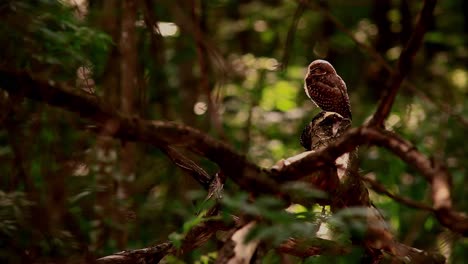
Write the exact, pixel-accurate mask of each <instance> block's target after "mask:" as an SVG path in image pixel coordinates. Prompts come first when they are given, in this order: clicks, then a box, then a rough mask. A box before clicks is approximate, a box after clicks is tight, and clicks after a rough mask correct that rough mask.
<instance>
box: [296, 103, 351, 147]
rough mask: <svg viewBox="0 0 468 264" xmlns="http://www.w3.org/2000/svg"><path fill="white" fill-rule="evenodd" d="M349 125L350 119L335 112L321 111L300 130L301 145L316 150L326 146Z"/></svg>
mask: <svg viewBox="0 0 468 264" xmlns="http://www.w3.org/2000/svg"><path fill="white" fill-rule="evenodd" d="M350 125H351V120H350V119H348V118H344V117H343V116H341V115H340V114H338V113H335V112H326V111H322V112H320V113H318V114H317V115H316V116H315V117H314V118H313V119H312V121H310V123H309V124H307V126H306V127H305V128H304V130H303V131H302V135H301V139H300V142H301V145H302V146H303V147H304V148H305V149H306V150H318V149H321V148H323V147H326V146H327V145H328V144H330V143H331V142H332V141H334V140H335V139H336V138H338V137H340V136H341V135H342V134H343V133H344V132H345V131H346V129H348V128H349V127H350Z"/></svg>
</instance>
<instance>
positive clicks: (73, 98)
mask: <svg viewBox="0 0 468 264" xmlns="http://www.w3.org/2000/svg"><path fill="white" fill-rule="evenodd" d="M0 88H2V89H4V90H6V91H8V92H10V93H12V94H19V95H23V96H26V97H28V98H30V99H33V100H38V101H42V102H45V103H47V104H50V105H52V106H57V107H60V108H63V109H66V110H69V111H71V112H75V113H78V114H79V115H80V116H81V117H83V118H88V119H90V120H92V121H94V123H95V124H96V125H97V126H98V127H101V128H102V129H104V130H112V131H104V133H105V134H106V135H111V136H114V137H117V138H120V139H123V140H126V141H140V142H146V143H149V144H152V145H154V146H156V147H159V148H165V147H167V146H169V145H170V146H171V147H175V146H181V147H186V148H187V149H188V150H190V151H192V152H194V153H196V154H199V155H202V156H204V157H206V158H208V159H209V160H211V161H213V162H215V163H216V164H218V166H219V167H220V169H221V170H222V171H223V172H224V173H225V174H226V176H228V177H230V178H231V179H233V180H234V182H236V183H237V184H238V185H239V186H241V187H242V188H244V189H245V190H247V191H249V192H252V193H254V194H258V193H263V194H274V195H276V194H279V193H281V191H280V188H279V186H278V185H277V184H276V183H275V182H274V181H273V180H272V179H270V178H269V177H268V176H267V174H266V173H264V172H262V170H261V169H260V168H259V167H258V166H256V165H255V164H253V163H250V162H249V161H247V159H246V158H245V156H243V155H239V154H238V153H237V152H235V151H234V150H233V149H232V148H231V147H230V146H228V145H227V144H225V143H224V142H222V141H219V140H216V139H213V138H211V137H210V136H208V135H206V134H205V133H203V132H201V131H199V130H197V129H194V128H191V127H188V126H185V125H182V124H178V123H174V122H164V121H147V120H142V119H138V118H129V117H124V116H122V115H121V114H120V113H119V112H117V111H115V110H114V109H112V107H109V106H108V105H106V104H105V103H104V102H102V100H100V99H99V98H98V97H96V96H93V95H89V94H85V93H83V92H82V91H79V90H77V89H73V88H71V87H68V86H67V85H65V84H62V83H56V82H54V81H45V80H42V79H40V78H36V77H32V76H31V75H29V74H27V73H25V72H12V71H6V70H0Z"/></svg>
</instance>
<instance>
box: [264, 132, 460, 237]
mask: <svg viewBox="0 0 468 264" xmlns="http://www.w3.org/2000/svg"><path fill="white" fill-rule="evenodd" d="M359 145H377V146H380V147H384V148H386V149H388V150H390V151H391V152H393V153H394V154H395V155H396V156H398V157H399V158H400V159H401V160H403V161H404V162H406V163H407V164H409V165H410V166H412V167H414V168H415V169H416V170H417V171H419V172H420V173H421V175H422V176H424V178H425V179H426V181H427V182H428V183H429V184H430V185H431V188H432V200H433V208H434V209H433V210H434V213H435V216H436V217H437V219H438V220H439V221H440V223H441V224H442V225H444V226H446V227H447V228H449V229H451V230H452V231H455V232H458V233H461V234H464V235H467V234H468V216H467V215H466V214H464V213H460V212H456V211H454V210H453V208H452V201H451V197H450V178H451V177H450V174H449V173H448V171H447V170H446V169H445V167H444V166H442V165H441V164H439V163H438V162H435V161H433V160H431V159H429V158H427V157H426V156H424V155H423V154H422V153H421V152H419V151H418V150H417V149H416V148H415V147H414V146H413V145H411V143H409V142H407V141H406V140H404V139H402V138H400V137H399V136H397V135H396V134H393V133H390V132H388V131H384V130H381V129H377V128H373V127H368V126H362V127H359V128H353V129H350V130H349V131H348V132H347V133H346V134H344V135H343V136H342V137H341V138H339V139H338V140H337V141H335V142H333V143H331V144H330V145H329V146H328V147H327V148H325V149H321V150H319V151H316V152H310V153H309V154H307V155H305V156H304V157H303V158H301V159H298V160H296V161H293V162H292V163H291V164H289V165H288V166H285V167H283V168H282V169H281V170H279V171H273V172H272V173H273V177H274V178H275V180H277V181H278V182H286V181H294V180H298V179H300V178H302V177H304V176H306V175H307V174H308V173H310V172H313V171H317V170H320V169H324V168H326V167H327V166H330V164H332V162H333V161H334V160H335V159H336V158H338V157H339V156H341V155H342V154H344V153H347V152H351V151H353V150H354V149H355V148H356V147H357V146H359Z"/></svg>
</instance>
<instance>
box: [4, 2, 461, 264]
mask: <svg viewBox="0 0 468 264" xmlns="http://www.w3.org/2000/svg"><path fill="white" fill-rule="evenodd" d="M70 2H73V1H54V0H39V1H27V0H7V1H0V16H1V17H2V21H1V22H0V43H1V44H0V46H1V51H0V52H1V56H0V67H1V68H2V69H9V70H12V71H21V70H27V71H28V72H32V73H35V74H37V75H38V76H41V77H43V78H44V79H49V80H51V81H64V82H66V83H68V84H74V83H75V82H76V79H77V78H78V77H77V70H78V69H79V68H80V67H88V68H90V69H91V75H92V79H93V80H94V81H95V88H96V90H98V91H99V93H100V94H104V96H103V98H104V99H103V100H104V101H106V102H111V103H112V100H111V98H112V97H113V96H115V95H116V94H117V97H119V100H118V101H119V102H120V98H121V97H122V95H121V94H120V89H123V88H121V87H120V86H119V85H121V83H120V81H117V82H115V83H112V80H111V78H112V77H115V78H120V77H121V75H122V72H121V64H120V63H121V62H120V61H119V60H121V59H122V58H121V55H122V54H121V53H120V52H119V51H118V49H119V39H118V36H120V33H121V32H117V34H116V32H111V31H112V30H111V29H109V28H112V27H110V26H111V25H112V23H114V22H113V21H114V20H112V17H111V15H110V12H109V10H108V9H106V8H109V6H108V5H107V3H110V2H113V1H106V0H100V1H89V6H88V12H89V13H90V14H93V15H89V16H86V15H81V16H78V15H77V11H76V10H77V9H76V8H75V7H73V4H70ZM116 2H119V3H120V1H116ZM141 2H148V1H141ZM149 2H155V3H154V6H149V7H147V8H148V11H149V12H150V14H152V15H153V19H155V20H156V22H165V23H159V24H158V25H159V33H160V34H157V32H158V31H157V30H155V29H149V28H148V26H147V25H146V24H145V21H144V20H145V19H147V15H145V12H144V10H143V7H139V8H140V9H139V11H138V13H137V16H136V21H134V24H135V25H136V30H137V31H136V36H137V43H136V45H137V51H138V53H137V54H138V58H137V76H135V79H137V84H138V85H136V86H138V88H135V91H136V92H135V93H137V95H136V96H135V97H138V100H137V103H135V104H136V105H137V107H135V108H136V109H138V111H135V113H134V114H135V115H141V116H142V117H144V118H148V119H168V120H175V121H179V122H184V123H186V124H190V125H191V126H194V127H196V128H198V129H200V130H202V131H205V132H206V133H209V134H211V135H212V136H214V137H217V138H222V139H223V140H224V141H226V142H227V143H229V144H230V145H231V146H233V147H234V148H235V149H236V150H237V151H238V152H241V153H244V154H246V156H247V157H248V159H249V160H251V161H253V162H255V163H256V164H258V165H259V166H261V167H270V166H272V165H274V164H275V163H276V162H277V161H278V160H280V159H283V158H287V157H289V156H292V155H295V154H298V153H300V152H302V151H303V150H302V148H301V147H300V145H299V135H300V132H301V131H302V128H303V126H304V125H305V124H306V123H307V122H309V121H310V119H311V118H312V117H313V116H314V115H315V114H316V113H317V112H318V110H317V109H316V108H314V106H313V105H312V103H311V102H310V101H309V100H308V99H307V98H306V96H305V94H304V93H303V88H302V86H303V76H304V74H305V71H306V67H307V64H308V63H309V62H310V61H312V60H313V59H316V58H326V59H327V60H329V61H332V62H333V65H334V66H335V68H336V69H337V71H338V73H339V74H340V76H341V77H342V78H343V79H344V80H345V82H346V84H347V87H348V91H349V93H350V99H351V105H352V111H353V117H354V120H353V124H354V125H359V124H361V123H363V122H364V121H365V120H366V119H367V118H368V117H369V115H370V113H372V112H373V111H374V109H375V107H376V104H377V101H378V99H379V98H380V95H381V91H382V88H383V87H385V86H386V85H387V83H388V79H389V75H388V73H386V72H385V70H384V68H383V67H382V65H379V63H378V62H377V61H376V60H375V59H374V58H373V57H371V55H370V54H369V53H368V51H366V50H362V49H360V47H359V45H357V44H356V42H354V41H353V40H352V39H350V37H349V36H348V35H346V34H345V33H343V32H341V31H339V30H338V28H337V27H336V26H335V25H334V24H333V23H332V22H331V21H329V20H327V19H326V16H325V15H324V14H325V12H326V10H329V11H330V12H331V13H332V15H334V16H335V17H336V18H337V19H338V20H339V21H341V23H343V24H344V25H345V26H346V28H347V29H349V30H350V32H351V33H352V35H353V36H354V37H355V38H356V39H357V40H359V41H362V42H363V43H366V44H369V45H371V46H372V47H375V48H376V49H377V52H379V53H380V54H382V55H383V56H384V58H385V60H386V61H387V62H389V63H390V64H392V65H393V63H394V62H395V59H396V58H397V57H398V55H399V53H400V52H401V49H402V47H403V45H404V43H405V41H406V39H405V34H407V31H411V28H410V26H411V24H410V25H409V26H408V24H405V21H406V19H409V21H410V22H414V20H415V18H416V14H417V12H418V11H419V8H420V3H419V2H420V1H388V2H390V3H391V5H390V6H389V7H388V9H387V10H376V6H377V3H378V1H364V2H363V3H359V4H358V3H351V2H352V1H328V2H329V3H328V7H327V8H325V9H318V10H317V9H314V8H309V7H304V10H303V13H302V16H301V17H300V18H299V20H298V23H297V30H296V31H295V34H293V41H292V42H290V43H288V42H287V41H286V39H287V36H288V34H291V28H290V26H291V25H292V24H293V23H292V19H293V18H292V16H293V14H294V13H295V11H296V8H297V5H298V2H300V1H292V0H284V1H279V0H258V1H249V0H247V1H234V0H216V1H194V2H195V3H197V5H196V7H194V8H193V10H195V11H194V12H195V15H199V16H200V20H202V21H197V22H200V23H199V24H201V25H204V26H201V28H202V29H203V30H204V32H202V33H203V34H201V35H197V33H196V32H197V30H195V28H194V27H195V25H196V23H194V21H192V20H191V19H192V13H191V12H192V10H190V8H188V7H184V6H179V5H178V4H175V3H169V2H170V1H149ZM310 2H314V3H315V2H316V1H310ZM319 2H324V1H319ZM325 2H327V1H325ZM404 3H406V7H407V8H408V11H409V13H404V10H406V9H404V7H405V4H404ZM466 5H467V4H466V1H462V0H456V1H440V3H439V4H438V7H437V8H438V11H437V14H436V18H435V21H434V24H433V25H431V28H430V31H429V32H428V34H427V36H426V38H425V41H424V44H423V47H422V49H421V50H420V51H419V53H418V55H417V57H416V59H415V65H414V67H413V69H412V72H411V73H410V74H409V78H408V82H407V83H409V84H410V85H411V86H413V87H415V90H416V91H419V92H414V90H412V89H411V88H408V87H409V86H408V85H405V86H403V87H402V91H401V93H400V94H399V96H398V97H397V100H396V102H395V105H394V107H393V109H392V113H391V115H390V117H389V118H388V120H387V122H386V126H387V128H389V129H390V130H393V131H396V132H398V133H400V134H401V135H403V136H404V137H405V138H406V139H408V140H409V141H411V142H412V143H413V144H414V145H415V146H417V147H418V149H419V150H421V151H422V152H423V153H424V154H427V155H428V156H433V157H434V158H436V159H440V160H443V161H445V162H446V164H447V166H448V169H449V171H450V173H451V174H452V176H453V179H452V180H453V186H454V187H453V188H454V189H453V201H454V202H455V207H456V208H457V209H459V210H460V211H465V212H466V211H467V210H468V201H467V199H466V186H467V180H466V174H467V171H466V166H465V163H466V157H468V147H467V146H466V144H464V141H465V138H466V131H467V125H466V123H465V124H464V123H463V122H462V121H460V119H463V118H465V117H466V116H468V107H467V103H468V101H467V100H466V98H467V94H468V71H467V70H466V66H467V59H466V57H467V54H468V50H467V47H468V45H467V40H468V39H467V34H466V31H467V30H468V22H467V21H468V20H467V18H468V14H467V13H466V12H467V11H466V10H468V8H466ZM463 7H465V8H463ZM116 8H117V9H118V12H116V13H117V14H119V15H121V14H122V13H124V11H125V10H122V9H121V6H117V7H116ZM407 16H409V17H407ZM96 17H98V19H96ZM109 17H110V18H109ZM382 17H385V18H388V19H386V21H387V22H388V28H386V27H385V25H384V26H383V28H382V25H381V24H379V21H380V18H382ZM102 21H104V22H102ZM109 21H110V22H109ZM116 21H117V22H116V24H115V25H117V26H116V27H117V28H118V29H119V28H120V22H121V21H120V20H119V19H117V20H116ZM171 23H175V24H171ZM171 26H172V27H171ZM174 29H175V32H172V31H171V30H174ZM116 36H117V37H116ZM200 39H201V40H203V41H201V40H200ZM200 41H201V43H202V44H200ZM379 43H384V44H383V45H382V44H379ZM200 47H201V48H200ZM200 52H205V53H200ZM283 57H288V65H282V63H283V62H284V61H283ZM203 60H204V63H207V64H208V65H209V66H208V72H207V73H206V72H204V69H203V67H202V66H201V64H202V63H203V62H202V61H203ZM204 78H207V79H208V80H207V86H208V92H206V89H207V88H206V87H203V85H202V84H201V83H203V82H202V81H203V80H204ZM119 80H120V79H119ZM109 83H111V84H112V85H115V86H112V85H109ZM109 87H110V88H109ZM108 90H111V91H112V92H111V93H108ZM137 90H138V91H137ZM106 93H107V94H106ZM421 94H422V95H421ZM210 99H213V102H211V103H210V102H209V101H208V100H210ZM197 103H198V104H197ZM119 104H120V103H117V105H116V108H119V107H120V106H119ZM441 105H442V106H441ZM195 106H199V107H200V108H199V109H200V110H199V111H194V109H195V108H194V107H195ZM209 107H211V108H209ZM0 109H1V110H2V111H1V112H2V114H0V175H2V177H1V178H0V186H2V187H0V236H1V237H0V245H1V247H0V248H1V250H0V260H2V261H3V260H5V261H6V262H21V261H22V262H28V261H31V260H43V261H47V260H50V261H58V262H60V261H64V260H65V259H66V260H70V259H73V258H74V257H76V258H78V257H83V256H91V257H98V256H103V255H107V254H110V253H113V252H116V251H119V250H120V249H123V248H122V245H121V244H119V243H122V242H121V237H122V236H120V235H119V234H121V233H124V234H125V235H124V237H125V238H126V240H125V242H124V248H142V247H146V246H149V245H152V244H155V243H158V242H162V241H167V240H171V241H173V242H174V243H176V244H177V243H179V244H180V243H181V241H182V239H183V238H184V236H185V235H186V234H187V232H188V231H189V230H191V228H193V226H195V225H196V224H198V223H200V222H201V221H204V220H206V219H204V220H202V219H201V215H202V214H200V212H203V210H206V208H207V207H204V206H198V205H200V204H202V203H203V202H204V199H205V195H206V193H205V192H204V191H199V190H200V189H201V187H200V186H199V185H198V184H197V183H196V182H195V181H193V180H192V179H191V177H190V176H189V175H188V174H187V173H184V172H182V171H181V170H179V169H178V168H177V167H176V166H175V165H174V164H173V163H172V162H171V161H170V160H169V159H168V158H167V157H166V156H165V155H164V154H163V153H162V152H161V151H160V150H158V149H155V148H153V147H150V146H146V145H143V144H137V146H136V149H137V151H136V153H137V154H135V157H134V158H135V166H134V173H133V174H132V175H133V177H129V178H128V179H125V180H122V179H123V178H125V177H124V175H123V173H122V164H124V163H125V161H126V158H125V157H124V156H122V155H123V154H122V152H121V149H122V146H123V145H125V144H126V142H118V141H116V140H114V141H112V140H111V141H110V143H107V141H106V143H105V144H107V145H106V148H108V149H107V150H108V151H109V152H106V151H104V152H102V153H101V152H99V151H100V149H101V145H100V144H101V143H102V142H103V141H105V140H103V139H102V137H103V135H101V134H99V133H97V135H96V134H94V133H90V132H89V130H92V127H91V125H92V124H90V123H88V121H87V120H84V119H81V118H80V117H79V116H77V115H75V114H71V113H68V112H66V111H64V110H60V109H56V108H52V107H49V106H46V105H41V104H38V103H35V102H32V101H29V100H26V99H22V98H10V97H9V96H7V95H6V94H5V93H3V92H0ZM197 109H198V108H197ZM212 109H215V110H216V111H217V113H219V117H218V120H215V119H214V118H213V116H212V114H211V111H212ZM444 109H445V110H444ZM140 110H141V111H140ZM460 117H461V118H460ZM465 120H466V118H465ZM217 122H219V123H217ZM102 149H104V148H102ZM359 152H360V159H359V161H360V164H359V165H360V169H361V173H362V174H363V175H367V176H373V177H375V178H376V179H378V180H379V182H381V183H382V184H384V185H385V186H386V188H387V189H389V190H390V191H392V192H393V193H397V194H400V195H402V196H406V197H409V198H411V199H414V200H418V201H423V202H427V203H430V196H429V191H428V185H427V182H425V181H424V180H423V179H422V177H421V176H420V175H418V174H417V173H416V172H415V170H414V169H413V168H411V167H409V166H408V165H407V164H406V163H404V162H402V161H400V160H399V159H398V158H397V157H395V156H394V155H393V154H392V153H389V152H388V151H385V150H383V149H380V148H375V147H371V148H367V147H362V148H360V150H359ZM190 158H193V159H194V160H195V161H197V163H198V164H200V166H201V167H203V168H204V169H205V170H206V171H207V172H208V173H209V174H211V175H213V174H214V173H215V172H216V171H217V168H216V166H215V165H214V164H213V163H211V162H209V161H207V160H204V159H202V158H196V157H190ZM103 179H104V180H103ZM122 181H123V182H125V184H124V185H126V186H130V187H129V188H128V190H125V191H128V193H129V194H128V195H127V196H125V195H124V197H125V198H123V199H120V198H119V197H120V196H119V195H121V194H122V193H124V191H122V192H120V191H121V190H120V189H118V188H117V187H116V186H120V185H119V184H121V182H122ZM109 186H111V187H109ZM224 188H225V192H226V194H225V195H224V197H223V199H222V207H223V212H224V213H225V216H227V215H229V213H233V214H234V213H236V214H237V213H243V214H245V215H247V216H249V217H251V218H256V217H260V218H261V219H262V220H263V221H262V223H261V224H259V225H258V226H257V227H256V228H255V229H254V231H253V232H252V233H251V237H250V238H251V239H253V238H262V239H265V240H267V241H269V242H270V243H271V244H273V245H278V244H279V243H280V242H282V241H284V240H285V239H286V238H288V237H290V236H300V235H303V236H304V237H308V238H310V239H312V238H314V237H312V236H310V237H309V236H308V235H309V234H312V233H314V231H316V230H317V228H318V226H319V223H321V222H325V221H328V222H330V223H331V224H330V226H332V228H336V229H335V230H340V232H341V231H342V233H343V237H342V239H341V241H343V243H348V242H349V241H348V240H349V236H348V234H349V233H351V232H359V228H360V226H359V225H360V224H361V222H360V221H357V220H356V219H358V218H359V216H360V214H359V210H358V209H356V210H357V211H353V212H351V213H350V215H346V213H349V211H348V212H346V211H345V212H341V214H338V215H335V216H334V218H331V219H330V218H328V216H327V217H325V216H323V215H322V214H321V213H320V209H321V208H318V207H317V208H315V207H313V208H306V207H304V208H301V210H299V212H295V213H290V212H286V211H284V208H285V207H288V206H289V205H287V204H285V203H284V202H283V201H281V200H280V199H278V198H277V197H270V196H265V197H261V198H258V199H255V201H252V200H251V199H249V196H248V194H246V193H243V192H242V191H240V190H238V187H236V185H235V184H234V183H232V182H230V181H228V182H227V183H226V184H225V186H224ZM298 192H299V191H298ZM307 195H310V196H311V197H313V198H319V197H320V195H321V193H315V192H312V193H307ZM371 199H372V201H373V202H374V204H375V205H376V206H377V207H378V208H380V209H381V210H382V211H383V212H384V214H385V216H386V217H387V219H388V222H389V223H390V224H391V227H392V229H393V230H394V231H395V233H396V236H397V237H398V238H399V239H400V240H401V241H405V242H407V243H408V244H410V245H412V246H414V247H417V248H421V249H424V250H434V251H439V252H443V253H444V254H445V255H447V256H450V260H451V261H452V263H462V262H463V260H464V259H466V257H465V254H466V253H465V252H466V249H467V247H468V242H467V241H466V238H458V237H457V236H454V235H453V236H451V235H448V236H447V235H446V233H448V232H449V231H447V230H446V229H445V228H443V227H442V226H441V225H440V223H439V222H438V221H437V220H436V219H435V218H434V216H432V215H430V214H429V213H427V212H423V211H419V210H415V209H412V208H408V207H406V206H404V205H401V204H399V203H396V202H395V201H393V200H391V199H389V198H388V197H386V196H382V195H379V194H376V193H374V192H371ZM205 206H206V205H205ZM116 208H125V210H123V211H122V212H121V211H119V210H117V209H116ZM132 212H134V214H135V215H136V218H133V217H131V216H129V215H131V214H132ZM323 218H326V219H323ZM350 219H353V220H356V221H355V222H353V221H350ZM350 222H352V223H350ZM179 246H180V245H179ZM215 251H216V245H215V243H213V242H211V243H207V244H206V245H205V246H203V247H201V248H200V249H198V250H196V251H194V252H191V253H188V254H186V255H184V256H182V257H180V259H177V258H176V257H170V258H168V259H166V261H167V263H195V262H196V261H198V262H197V263H210V262H209V261H211V260H212V259H213V258H214V255H213V254H214V253H213V252H215ZM361 253H362V249H360V248H353V250H352V252H351V253H350V254H349V255H346V256H334V255H332V256H318V257H311V258H308V259H305V260H303V262H302V263H350V262H348V261H352V260H355V261H356V263H358V261H359V256H360V255H361ZM270 260H271V261H270ZM297 261H298V262H299V261H300V260H297ZM277 262H279V256H278V255H277V254H276V252H268V253H267V254H266V256H265V260H264V263H277Z"/></svg>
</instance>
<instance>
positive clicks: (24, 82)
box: [0, 70, 468, 235]
mask: <svg viewBox="0 0 468 264" xmlns="http://www.w3.org/2000/svg"><path fill="white" fill-rule="evenodd" d="M0 88H2V89H5V90H7V91H8V92H10V93H13V94H20V95H24V96H26V97H28V98H30V99H34V100H39V101H42V102H46V103H48V104H50V105H54V106H58V107H61V108H64V109H67V110H69V111H72V112H77V113H79V114H80V116H82V117H85V118H89V119H90V120H93V121H94V122H95V123H96V124H98V125H102V124H108V123H109V122H113V123H115V124H116V125H115V126H108V127H112V128H113V129H115V133H111V134H112V135H114V136H116V137H118V138H122V139H125V140H132V141H141V142H146V143H150V144H153V145H155V146H157V147H166V146H168V145H171V146H176V145H179V146H184V147H186V148H187V149H189V150H190V151H192V152H195V153H198V154H200V155H203V156H205V157H206V158H208V159H210V160H211V161H213V162H215V163H217V164H218V165H219V166H220V168H221V169H222V171H223V172H225V174H226V176H228V177H230V178H231V179H232V180H233V181H234V182H236V183H237V184H238V185H239V186H240V187H242V188H243V189H245V190H247V191H250V192H252V193H254V194H259V193H262V194H274V195H281V196H283V197H284V198H286V199H288V198H290V196H288V195H287V194H286V193H284V192H283V191H282V190H281V188H280V186H278V182H279V183H281V182H286V181H291V180H296V179H299V178H301V177H304V176H305V175H309V174H310V173H313V172H316V171H317V170H321V169H325V168H327V167H329V166H330V164H333V162H334V160H335V159H336V158H337V157H339V156H341V155H342V154H344V153H346V152H351V151H353V150H354V149H355V148H356V147H357V146H358V145H363V144H366V145H378V146H381V147H385V148H387V149H389V150H390V151H392V152H393V153H394V154H395V155H397V156H398V157H399V158H400V159H402V160H403V161H405V162H406V163H408V164H409V165H411V166H413V167H414V168H415V169H417V170H418V171H419V172H420V173H421V174H422V175H423V176H424V177H425V178H426V180H427V181H428V182H429V183H430V184H431V186H432V198H433V202H434V209H435V210H436V213H435V214H436V217H437V219H439V221H440V222H441V223H442V224H443V225H444V226H446V227H448V228H450V229H451V230H453V231H455V232H459V233H462V234H465V235H466V234H467V232H468V217H467V216H466V215H465V214H463V213H458V212H455V211H453V209H452V203H451V198H450V175H449V173H448V172H447V171H446V169H445V168H444V167H443V166H441V165H440V164H439V163H437V162H434V161H432V160H431V159H428V158H427V157H425V156H424V155H423V154H422V153H421V152H419V151H418V150H417V149H416V148H415V147H414V146H412V145H411V144H410V143H409V142H407V141H405V140H403V139H401V138H400V137H398V136H396V135H395V134H392V133H390V132H386V131H382V130H379V129H376V128H372V127H367V126H363V127H359V128H353V129H350V130H349V131H348V132H347V133H346V134H345V135H343V136H342V137H341V138H339V139H338V140H337V141H336V142H333V143H331V144H330V145H329V146H328V147H327V148H325V149H322V150H319V151H317V152H313V153H309V154H307V155H305V157H303V158H301V159H298V160H296V161H294V162H292V163H291V164H289V165H288V166H285V167H284V168H282V169H281V170H279V171H266V170H263V171H262V170H261V169H260V168H259V167H257V166H256V165H254V164H252V163H250V162H248V161H247V160H246V158H245V157H244V156H242V155H239V154H237V153H236V152H235V151H234V150H233V149H231V148H230V147H229V146H228V145H226V144H225V143H223V142H221V141H218V140H215V139H213V138H211V137H209V136H207V135H206V134H204V133H202V132H201V131H198V130H196V129H193V128H191V127H187V126H184V125H181V124H176V123H173V122H163V121H152V122H150V121H145V120H141V119H136V118H125V117H122V116H121V115H120V114H119V113H117V112H115V111H114V110H113V109H111V108H109V107H107V106H106V104H104V103H101V101H100V100H99V99H98V98H97V97H95V96H92V95H89V94H85V93H83V92H82V91H78V90H76V89H75V90H74V89H71V88H69V87H66V86H64V85H63V84H60V83H54V82H52V81H48V82H47V81H43V80H40V79H33V78H32V77H31V76H30V75H29V74H26V73H18V72H9V71H4V70H3V71H2V70H0Z"/></svg>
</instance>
